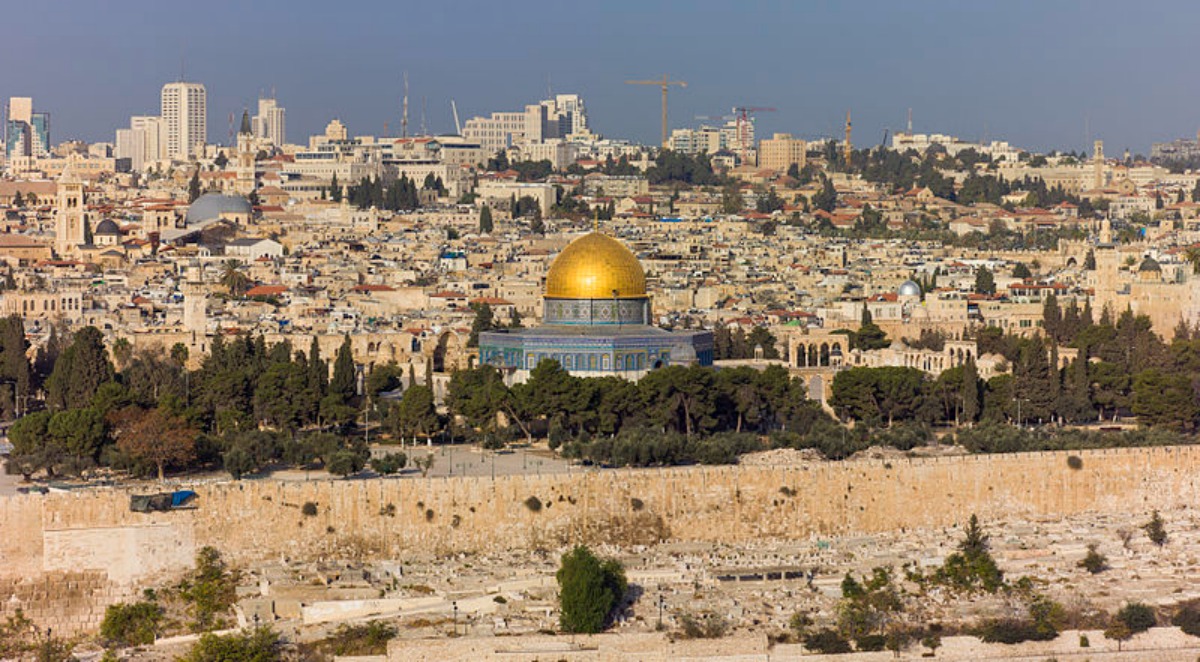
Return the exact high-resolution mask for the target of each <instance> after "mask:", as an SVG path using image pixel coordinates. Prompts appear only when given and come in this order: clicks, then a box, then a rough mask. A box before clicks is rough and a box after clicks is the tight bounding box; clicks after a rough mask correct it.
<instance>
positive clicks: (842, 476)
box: [0, 446, 1200, 631]
mask: <svg viewBox="0 0 1200 662" xmlns="http://www.w3.org/2000/svg"><path fill="white" fill-rule="evenodd" d="M1072 455H1074V456H1078V457H1079V458H1080V460H1081V461H1082V466H1079V468H1072V467H1071V465H1069V464H1068V458H1069V457H1070V456H1072ZM1072 464H1078V463H1074V462H1072ZM192 489H194V490H195V491H196V492H197V493H198V494H199V499H198V500H197V501H196V502H195V503H196V505H197V507H196V508H194V509H189V510H179V511H172V512H166V513H135V512H131V511H130V510H129V494H130V493H131V490H128V489H123V488H121V489H118V488H101V489H89V490H81V491H78V492H69V493H51V494H47V495H18V496H12V497H7V498H0V532H2V535H0V617H2V616H3V615H4V614H5V613H10V612H11V611H12V610H13V609H15V608H16V607H17V606H21V607H23V608H24V609H25V611H26V613H27V614H29V615H31V617H33V618H34V619H35V620H36V621H39V622H44V623H52V624H53V625H55V626H56V627H57V628H59V629H60V630H61V629H66V630H67V631H79V630H87V629H92V628H94V627H95V626H96V625H97V624H98V622H99V619H100V617H101V616H102V615H103V608H104V606H105V605H106V604H108V603H110V602H112V601H114V600H117V599H121V597H122V596H126V595H133V594H134V593H136V592H137V591H139V590H140V588H141V587H143V586H146V585H148V584H150V583H153V582H154V581H156V580H160V579H163V578H167V577H172V576H177V575H178V574H179V573H180V572H182V571H184V570H186V569H187V568H189V567H191V565H192V563H193V559H194V557H195V552H196V550H197V549H198V548H199V547H201V546H204V545H212V546H214V547H216V548H218V549H219V550H221V552H222V554H223V555H224V556H225V557H226V558H227V559H229V560H231V561H232V562H234V563H252V562H257V561H263V560H273V559H282V558H286V559H290V560H293V561H315V560H320V559H355V558H357V559H371V558H396V559H405V558H411V557H414V556H425V555H441V554H452V553H457V552H488V551H491V550H512V549H551V550H553V549H556V548H558V547H561V546H564V545H567V544H572V543H575V542H585V543H590V544H596V543H602V542H610V543H615V544H621V545H629V544H652V543H655V542H658V541H660V540H670V541H680V542H714V543H715V542H720V543H729V544H737V543H740V542H752V541H758V540H764V539H773V540H808V539H812V538H814V537H822V536H836V535H848V534H860V533H874V532H883V531H892V530H899V529H910V530H911V529H926V528H938V527H944V526H951V525H954V524H958V523H961V522H962V521H963V520H965V519H966V518H967V517H968V516H969V515H970V514H971V513H977V514H978V515H979V516H980V517H981V518H982V519H983V520H984V521H985V522H987V521H989V520H1001V519H1006V518H1011V517H1040V516H1059V515H1070V514H1077V513H1083V512H1093V511H1094V512H1110V513H1113V512H1115V513H1141V512H1149V511H1150V510H1151V509H1162V510H1168V509H1171V508H1177V507H1180V506H1184V505H1189V504H1191V503H1195V502H1196V500H1197V497H1198V496H1200V447H1194V446H1173V447H1161V448H1139V449H1105V450H1095V451H1074V452H1042V453H1017V454H1006V455H989V456H956V457H937V458H918V459H905V458H902V459H888V460H856V461H847V462H814V463H806V464H797V465H790V466H732V467H688V468H671V469H648V470H606V471H577V472H573V473H570V474H555V475H544V476H525V475H522V476H503V477H497V478H495V479H492V478H488V477H473V478H428V479H422V478H403V479H397V478H390V479H371V480H314V481H295V482H291V481H278V480H243V481H236V482H235V481H229V482H220V483H206V484H200V485H195V486H192ZM310 503H311V504H313V506H310V507H309V508H307V510H309V512H311V509H312V508H313V507H315V509H316V514H315V515H306V514H305V510H306V507H305V505H306V504H310ZM68 594H69V595H70V598H69V599H68V598H59V597H56V596H63V595H68ZM13 596H16V597H15V598H14V597H13Z"/></svg>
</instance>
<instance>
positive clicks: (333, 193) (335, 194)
mask: <svg viewBox="0 0 1200 662" xmlns="http://www.w3.org/2000/svg"><path fill="white" fill-rule="evenodd" d="M329 199H330V200H333V201H334V202H341V201H342V186H341V185H340V184H338V180H337V173H336V172H335V173H333V177H332V178H331V179H330V180H329Z"/></svg>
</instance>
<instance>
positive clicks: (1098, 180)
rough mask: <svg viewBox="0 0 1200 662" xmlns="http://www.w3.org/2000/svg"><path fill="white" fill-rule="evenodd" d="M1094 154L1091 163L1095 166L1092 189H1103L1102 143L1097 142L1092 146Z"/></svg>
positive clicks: (1100, 141)
mask: <svg viewBox="0 0 1200 662" xmlns="http://www.w3.org/2000/svg"><path fill="white" fill-rule="evenodd" d="M1093 149H1094V151H1095V154H1093V156H1092V161H1093V163H1094V164H1095V166H1094V167H1095V168H1096V172H1095V174H1094V178H1095V181H1093V182H1092V188H1095V189H1101V188H1104V141H1103V140H1097V141H1096V142H1095V143H1094V144H1093Z"/></svg>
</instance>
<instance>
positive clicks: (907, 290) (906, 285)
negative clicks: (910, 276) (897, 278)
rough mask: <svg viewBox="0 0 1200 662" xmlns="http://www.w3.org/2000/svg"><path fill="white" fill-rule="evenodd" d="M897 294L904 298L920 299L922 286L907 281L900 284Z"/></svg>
mask: <svg viewBox="0 0 1200 662" xmlns="http://www.w3.org/2000/svg"><path fill="white" fill-rule="evenodd" d="M896 294H898V295H900V296H902V297H919V296H921V286H920V285H917V284H916V283H914V282H913V281H911V280H906V281H904V282H903V283H901V284H900V287H899V288H898V289H897V290H896Z"/></svg>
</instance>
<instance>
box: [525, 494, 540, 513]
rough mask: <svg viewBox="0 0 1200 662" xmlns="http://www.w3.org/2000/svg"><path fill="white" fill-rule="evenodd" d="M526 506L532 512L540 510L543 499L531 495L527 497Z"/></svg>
mask: <svg viewBox="0 0 1200 662" xmlns="http://www.w3.org/2000/svg"><path fill="white" fill-rule="evenodd" d="M525 507H526V508H528V509H529V510H530V511H531V512H535V513H536V512H539V511H541V509H542V500H541V499H539V498H537V497H535V496H531V497H529V498H528V499H525Z"/></svg>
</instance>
